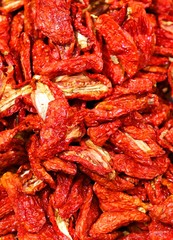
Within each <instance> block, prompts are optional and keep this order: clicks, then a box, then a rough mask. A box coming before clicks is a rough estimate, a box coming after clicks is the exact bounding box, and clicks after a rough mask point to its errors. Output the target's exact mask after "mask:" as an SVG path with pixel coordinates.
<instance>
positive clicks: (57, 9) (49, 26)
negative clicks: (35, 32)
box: [36, 0, 74, 45]
mask: <svg viewBox="0 0 173 240" xmlns="http://www.w3.org/2000/svg"><path fill="white" fill-rule="evenodd" d="M69 6H70V5H69V3H66V1H61V2H57V1H52V2H51V3H47V2H46V1H44V0H37V1H36V11H37V14H36V24H37V28H38V29H39V30H40V31H41V32H42V34H44V35H45V36H47V37H49V38H50V39H51V40H52V41H53V42H55V43H58V44H62V45H64V44H67V43H70V42H72V41H73V40H74V35H73V29H72V25H71V17H70V9H69ZM48 19H49V21H47V20H48ZM62 22H63V23H62ZM57 25H58V26H57Z"/></svg>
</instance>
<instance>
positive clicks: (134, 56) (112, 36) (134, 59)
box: [96, 14, 139, 77]
mask: <svg viewBox="0 0 173 240" xmlns="http://www.w3.org/2000/svg"><path fill="white" fill-rule="evenodd" d="M96 29H97V30H98V31H99V32H100V34H101V35H102V36H103V37H104V39H105V41H106V43H107V44H108V48H109V50H110V51H111V53H112V55H114V54H115V55H117V56H118V58H119V60H120V62H121V64H122V66H123V67H124V69H125V71H126V72H127V75H128V76H129V77H132V76H133V75H134V74H135V73H136V72H137V70H138V64H139V55H138V52H137V47H136V45H135V43H134V41H133V39H132V37H131V36H130V35H129V34H128V33H127V32H126V31H123V30H122V29H121V27H120V26H119V25H118V24H117V23H116V22H115V21H114V20H113V18H111V17H110V16H108V15H106V14H103V15H101V16H100V17H99V18H98V19H97V22H96ZM123 45H124V46H123ZM129 57H130V58H129Z"/></svg>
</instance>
